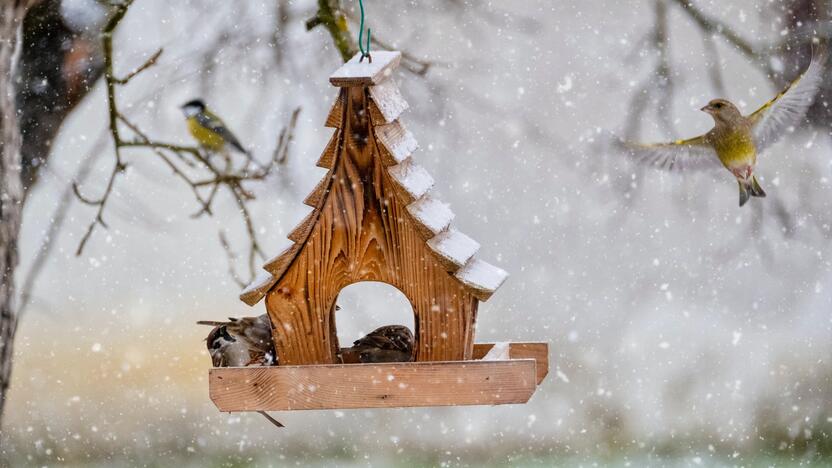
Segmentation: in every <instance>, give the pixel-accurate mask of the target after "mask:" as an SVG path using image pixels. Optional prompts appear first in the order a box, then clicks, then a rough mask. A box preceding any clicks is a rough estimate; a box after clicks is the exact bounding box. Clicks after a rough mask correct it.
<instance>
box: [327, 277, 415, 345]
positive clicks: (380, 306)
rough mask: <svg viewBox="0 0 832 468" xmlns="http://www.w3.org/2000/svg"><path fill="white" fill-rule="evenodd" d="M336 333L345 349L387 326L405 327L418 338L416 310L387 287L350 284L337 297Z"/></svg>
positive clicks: (380, 284) (395, 291)
mask: <svg viewBox="0 0 832 468" xmlns="http://www.w3.org/2000/svg"><path fill="white" fill-rule="evenodd" d="M336 303H337V304H338V307H339V308H340V310H337V311H336V312H335V331H336V333H337V336H338V343H339V345H340V347H342V348H348V347H350V346H352V344H353V342H354V341H356V340H358V339H359V338H361V337H363V336H365V335H366V334H368V333H370V332H372V331H373V330H375V329H377V328H379V327H382V326H386V325H404V326H406V327H407V328H409V329H410V331H411V332H412V333H413V334H414V335H416V318H415V314H414V312H413V306H412V305H411V304H410V301H409V300H408V299H407V296H405V295H404V293H402V292H401V291H399V290H398V289H396V288H395V287H393V286H390V285H389V284H386V283H380V282H376V281H365V282H361V283H355V284H351V285H349V286H347V287H345V288H344V289H342V290H341V292H340V293H339V294H338V300H337V301H336Z"/></svg>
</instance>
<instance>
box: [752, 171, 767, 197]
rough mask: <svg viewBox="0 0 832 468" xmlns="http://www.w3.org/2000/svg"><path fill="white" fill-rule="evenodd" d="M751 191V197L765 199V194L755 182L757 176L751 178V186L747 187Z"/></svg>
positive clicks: (758, 183)
mask: <svg viewBox="0 0 832 468" xmlns="http://www.w3.org/2000/svg"><path fill="white" fill-rule="evenodd" d="M748 188H749V189H750V190H751V196H752V197H760V198H762V197H765V196H766V192H765V190H763V188H762V187H760V182H759V181H758V180H757V176H751V184H750V185H749V187H748Z"/></svg>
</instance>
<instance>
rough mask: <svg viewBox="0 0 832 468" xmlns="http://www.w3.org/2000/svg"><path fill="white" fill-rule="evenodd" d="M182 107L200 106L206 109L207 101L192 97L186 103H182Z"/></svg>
mask: <svg viewBox="0 0 832 468" xmlns="http://www.w3.org/2000/svg"><path fill="white" fill-rule="evenodd" d="M182 107H198V108H200V109H205V102H204V101H203V100H202V99H192V100H190V101H188V102H186V103H185V104H182Z"/></svg>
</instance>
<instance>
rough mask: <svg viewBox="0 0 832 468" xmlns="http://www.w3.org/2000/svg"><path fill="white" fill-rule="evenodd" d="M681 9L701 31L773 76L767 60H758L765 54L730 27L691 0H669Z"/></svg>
mask: <svg viewBox="0 0 832 468" xmlns="http://www.w3.org/2000/svg"><path fill="white" fill-rule="evenodd" d="M671 1H673V2H675V3H676V4H677V5H679V6H680V7H681V8H682V11H684V12H685V13H687V15H688V17H689V18H690V19H691V20H693V22H694V23H695V24H696V25H697V26H699V28H701V29H702V30H703V31H705V32H707V33H710V34H717V35H719V36H720V37H722V38H723V39H725V40H726V41H727V42H728V43H730V44H731V45H733V46H734V47H736V49H737V50H739V51H740V52H741V53H742V54H743V55H745V57H746V58H747V59H748V60H749V61H750V62H751V63H753V64H755V65H756V66H757V67H759V68H760V69H761V70H763V72H764V73H766V75H767V76H769V77H772V76H774V75H775V73H774V70H772V69H771V67H770V65H769V63H768V61H767V60H760V59H761V58H765V57H766V54H764V53H762V51H760V50H758V49H757V48H756V47H754V46H753V45H752V44H751V42H749V41H747V40H745V39H743V38H742V37H741V36H740V35H739V34H738V33H736V32H735V31H734V30H733V29H732V28H731V27H729V26H728V25H726V24H724V23H722V22H720V21H719V20H717V19H715V18H712V17H710V16H708V15H707V14H705V13H704V12H703V11H702V10H700V9H699V8H697V7H695V6H694V5H693V2H692V1H691V0H671Z"/></svg>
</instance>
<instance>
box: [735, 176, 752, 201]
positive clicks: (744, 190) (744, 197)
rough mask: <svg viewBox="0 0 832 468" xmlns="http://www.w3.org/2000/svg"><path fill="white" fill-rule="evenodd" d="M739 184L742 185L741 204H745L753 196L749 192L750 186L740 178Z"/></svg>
mask: <svg viewBox="0 0 832 468" xmlns="http://www.w3.org/2000/svg"><path fill="white" fill-rule="evenodd" d="M737 185H739V186H740V206H743V205H745V204H746V203H747V202H748V199H749V198H751V196H750V195H749V193H748V187H747V186H746V184H744V183H742V181H740V180H738V181H737Z"/></svg>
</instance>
